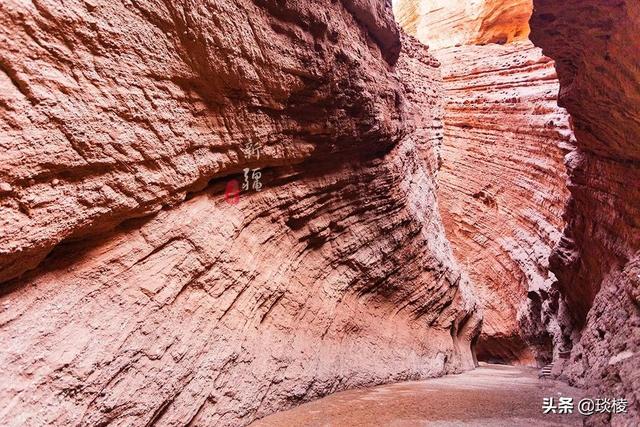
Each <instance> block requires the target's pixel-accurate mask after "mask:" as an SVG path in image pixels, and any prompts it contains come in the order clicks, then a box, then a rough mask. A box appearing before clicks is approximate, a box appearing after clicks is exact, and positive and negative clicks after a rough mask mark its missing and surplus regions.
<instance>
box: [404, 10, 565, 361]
mask: <svg viewBox="0 0 640 427" xmlns="http://www.w3.org/2000/svg"><path fill="white" fill-rule="evenodd" d="M410 5H413V6H412V7H409V6H410ZM395 11H396V14H397V15H396V17H397V19H398V20H399V22H417V23H418V24H417V25H416V26H414V32H415V34H416V36H417V37H419V38H420V40H422V41H423V42H424V43H426V44H429V45H430V46H432V45H435V46H436V47H439V48H438V49H433V50H432V53H433V54H434V56H436V57H437V58H438V59H439V60H440V62H441V63H442V64H443V65H442V67H441V69H442V75H443V84H444V94H445V115H444V139H443V145H442V150H441V163H442V166H441V171H440V172H439V174H438V198H439V204H440V210H441V214H442V217H443V220H444V224H445V228H446V232H447V238H448V239H449V240H450V242H451V244H452V248H453V251H454V255H455V256H456V258H457V259H458V260H459V262H460V263H461V264H462V265H463V266H464V268H465V269H466V270H467V271H468V272H469V275H470V278H471V279H472V281H473V282H474V285H475V287H476V289H477V290H478V296H479V298H480V301H481V303H482V306H483V308H484V314H485V316H484V323H483V328H482V334H481V336H480V339H479V342H478V347H477V350H478V357H479V358H480V359H481V360H487V361H494V362H502V363H515V364H526V365H532V366H535V365H539V364H545V363H547V362H549V361H550V360H551V358H552V352H553V339H554V338H555V337H556V336H559V335H561V332H560V325H559V323H558V319H557V317H556V316H550V315H548V313H547V310H546V308H547V307H546V304H548V303H546V302H543V301H545V300H546V299H547V298H546V297H547V296H548V295H549V294H555V293H556V292H557V291H556V290H555V288H554V283H555V277H554V276H553V274H549V256H550V255H551V252H552V249H553V248H554V246H555V245H556V244H557V243H558V242H559V240H560V238H561V236H562V230H563V228H564V221H563V219H562V214H563V212H564V209H565V205H566V203H567V201H568V198H569V193H568V190H567V188H566V184H565V183H566V180H567V176H566V173H565V170H566V168H565V166H564V164H563V162H564V155H565V154H566V153H567V152H569V151H570V150H572V149H573V145H572V144H573V139H574V137H573V132H572V130H571V124H570V120H569V115H568V114H567V112H566V111H565V110H564V109H563V108H559V107H558V105H557V93H558V79H557V75H556V71H555V68H554V63H553V61H552V60H551V59H549V58H548V57H545V56H544V55H542V52H541V50H540V49H538V48H535V47H534V46H533V45H532V43H531V42H530V41H528V40H520V41H519V40H517V38H515V37H507V38H506V39H501V40H493V41H495V42H500V43H489V44H485V42H486V41H489V40H492V37H493V35H495V34H496V33H498V32H503V33H505V34H506V33H508V31H506V30H505V28H511V30H512V31H511V33H510V34H515V33H516V32H519V34H520V36H522V37H524V38H525V39H526V35H527V34H528V19H529V16H530V15H531V2H529V1H523V2H512V1H503V2H493V1H481V2H469V1H466V2H464V1H463V2H447V3H446V4H445V3H443V2H439V1H437V0H423V1H404V2H398V3H396V5H395ZM426 12H428V13H426ZM463 12H464V13H463ZM472 12H473V13H472ZM498 16H501V17H504V20H503V21H501V20H497V19H494V18H495V17H498ZM408 29H409V30H411V28H408ZM549 331H551V333H550V332H549Z"/></svg>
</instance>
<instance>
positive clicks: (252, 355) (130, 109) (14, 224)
mask: <svg viewBox="0 0 640 427" xmlns="http://www.w3.org/2000/svg"><path fill="white" fill-rule="evenodd" d="M0 7H1V8H2V9H1V10H2V13H1V14H0V19H1V20H2V21H1V23H2V25H0V37H2V43H1V44H0V46H2V47H1V49H0V54H1V58H0V68H1V69H2V71H3V72H2V73H0V78H1V82H2V83H1V84H2V88H3V90H2V91H1V92H0V93H1V95H0V96H1V98H0V100H1V104H2V106H3V110H2V114H1V115H0V116H1V117H2V118H1V119H0V120H2V122H1V125H0V126H1V127H2V134H1V135H2V145H3V146H5V147H7V150H6V151H3V153H2V158H1V160H2V161H1V162H0V165H2V166H0V167H1V169H0V181H2V183H3V184H2V187H1V188H2V191H3V194H2V195H1V197H2V199H1V203H0V204H1V206H2V223H1V227H2V233H0V235H1V236H2V237H1V238H0V266H1V267H0V278H1V280H7V279H10V280H9V281H7V282H5V283H3V284H2V291H1V294H0V340H1V341H2V342H3V349H2V351H0V366H3V370H2V374H0V375H1V377H0V384H2V387H0V401H1V402H2V408H3V409H2V410H0V424H2V425H8V426H24V425H27V426H39V425H59V426H67V425H82V426H95V425H106V424H111V425H202V426H205V425H206V426H211V425H220V426H238V425H244V424H247V423H249V422H251V421H252V420H254V419H256V418H257V417H260V416H264V415H266V414H269V413H271V412H274V411H276V410H280V409H284V408H288V407H291V406H294V405H296V404H297V403H299V402H302V401H305V400H309V399H312V398H314V397H318V396H322V395H325V394H327V393H331V392H334V391H337V390H342V389H346V388H350V387H356V386H362V385H372V384H377V383H384V382H390V381H399V380H406V379H417V378H423V377H429V376H436V375H442V374H445V373H450V372H459V371H461V370H464V369H469V368H471V367H473V366H474V358H473V354H472V351H471V345H472V343H473V342H474V340H475V339H476V337H477V335H478V333H479V327H480V314H479V313H478V310H477V306H476V303H475V297H474V295H473V293H472V289H471V287H470V282H469V280H468V278H467V277H466V275H465V274H464V273H462V271H461V269H460V268H459V267H458V265H457V264H456V263H455V261H454V258H453V256H452V253H451V249H450V247H449V243H448V241H447V240H446V238H445V234H444V228H443V226H442V221H441V219H440V215H439V212H438V209H437V204H436V188H435V168H436V166H437V153H436V148H437V146H438V145H439V144H440V143H441V138H442V135H441V128H442V117H441V115H442V111H443V110H442V109H443V107H442V96H441V93H440V87H441V83H440V81H439V72H438V69H437V67H438V65H439V64H438V62H437V61H436V60H434V59H433V58H432V57H431V56H429V55H428V53H427V52H426V48H424V47H423V46H421V45H419V44H418V43H417V42H415V41H413V40H411V39H410V38H408V37H404V38H402V40H401V38H400V35H399V34H398V31H397V29H396V28H395V26H394V24H393V22H392V20H391V15H390V7H389V5H388V4H386V3H385V2H382V1H373V0H371V1H349V0H344V1H341V2H333V3H327V2H319V1H293V2H287V3H286V5H285V4H284V3H283V2H279V1H271V0H256V1H249V0H236V1H222V2H218V1H216V2H214V1H190V2H155V1H138V0H135V1H134V0H131V1H123V2H101V1H97V0H92V1H85V2H64V3H62V2H59V1H37V2H33V3H24V2H15V1H11V2H8V3H7V2H5V3H3V4H2V6H0ZM401 45H402V46H403V47H402V52H401V51H400V49H399V47H400V46H401ZM249 143H252V144H257V146H258V147H259V148H260V153H261V155H260V157H259V158H257V156H256V157H252V156H249V155H246V154H245V152H244V151H243V148H244V147H245V146H246V144H249ZM244 167H250V168H261V169H262V179H263V186H264V187H263V189H262V191H261V192H247V191H244V192H242V194H240V197H239V200H237V204H234V203H229V201H228V200H226V199H225V195H224V192H225V189H226V188H227V183H228V181H229V180H231V179H238V180H242V172H241V171H242V169H243V168H244ZM231 187H233V186H231ZM233 202H235V200H233ZM149 214H152V215H149ZM52 248H55V249H54V250H53V252H51V250H52ZM47 254H49V255H48V257H47V258H46V260H45V262H42V260H43V258H44V257H45V256H47ZM18 276H19V277H18Z"/></svg>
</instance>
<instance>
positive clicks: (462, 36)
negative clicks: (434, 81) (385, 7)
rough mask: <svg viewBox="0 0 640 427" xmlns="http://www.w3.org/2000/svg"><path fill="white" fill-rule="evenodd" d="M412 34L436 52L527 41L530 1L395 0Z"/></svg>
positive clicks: (400, 19) (399, 16) (400, 17)
mask: <svg viewBox="0 0 640 427" xmlns="http://www.w3.org/2000/svg"><path fill="white" fill-rule="evenodd" d="M393 6H394V7H393V10H394V14H395V16H396V19H397V21H398V23H399V24H400V25H401V26H402V27H403V28H404V29H405V30H406V31H407V32H409V34H413V35H415V36H416V37H417V38H418V40H420V41H421V42H423V43H426V44H428V45H429V46H431V47H432V48H434V49H441V48H446V47H453V46H455V45H460V46H461V45H471V44H478V45H480V44H488V43H499V44H505V43H511V42H514V41H523V40H527V37H528V35H529V17H530V16H531V0H481V1H478V0H394V5H393Z"/></svg>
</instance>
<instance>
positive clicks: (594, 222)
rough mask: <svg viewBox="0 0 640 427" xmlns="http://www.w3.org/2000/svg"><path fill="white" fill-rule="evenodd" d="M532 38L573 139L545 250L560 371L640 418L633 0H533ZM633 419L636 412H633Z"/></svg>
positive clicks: (638, 76) (638, 72)
mask: <svg viewBox="0 0 640 427" xmlns="http://www.w3.org/2000/svg"><path fill="white" fill-rule="evenodd" d="M534 6H535V9H534V15H533V18H532V21H531V23H532V40H533V41H534V42H535V43H536V44H538V45H539V46H541V47H542V48H543V50H544V52H545V53H546V54H547V55H549V56H551V57H552V58H554V59H555V60H556V62H557V64H558V65H557V66H558V76H559V78H560V85H561V89H560V104H561V105H562V106H565V107H566V108H567V110H568V111H569V112H570V113H571V115H572V117H573V121H574V124H575V133H576V137H577V147H576V149H575V150H574V151H573V152H572V153H571V154H570V156H569V158H568V167H569V175H570V185H569V189H570V191H571V204H570V207H569V209H568V211H567V213H566V220H567V222H568V226H567V228H566V230H565V233H564V236H563V239H562V241H561V244H560V245H559V246H558V248H557V249H556V250H555V253H554V255H553V257H552V264H551V269H552V271H553V272H554V273H555V274H556V275H557V277H558V279H559V280H558V288H559V292H560V299H561V301H564V302H566V307H568V310H564V311H563V312H561V313H558V317H559V318H560V319H561V321H563V322H564V326H565V330H564V333H565V336H566V340H567V341H568V342H570V343H572V344H574V346H573V350H572V352H571V359H570V360H569V362H568V364H567V366H566V367H565V369H564V372H563V374H564V375H565V376H566V377H567V378H569V379H570V380H571V381H572V382H575V383H578V384H581V385H583V386H587V387H590V388H592V391H593V394H594V395H598V396H602V395H607V396H611V397H626V398H627V399H629V400H630V412H631V415H630V416H627V417H625V416H619V417H614V418H613V420H612V421H613V423H614V424H615V425H637V422H638V420H639V419H640V292H639V289H640V275H639V272H640V270H639V264H638V263H639V262H640V40H639V38H638V31H637V30H638V26H639V25H640V3H639V2H638V1H635V0H619V1H595V0H569V1H565V2H561V3H560V2H556V1H551V0H534ZM634 420H635V421H634Z"/></svg>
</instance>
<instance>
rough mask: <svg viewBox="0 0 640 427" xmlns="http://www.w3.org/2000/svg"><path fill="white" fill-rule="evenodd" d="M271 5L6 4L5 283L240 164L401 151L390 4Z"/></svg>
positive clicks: (264, 0)
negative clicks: (254, 151)
mask: <svg viewBox="0 0 640 427" xmlns="http://www.w3.org/2000/svg"><path fill="white" fill-rule="evenodd" d="M280 3H281V2H276V1H274V0H257V1H250V0H238V1H226V2H216V1H203V2H200V3H198V2H187V1H182V2H157V1H137V0H136V1H133V0H124V1H118V2H106V1H75V2H65V3H64V4H63V2H61V1H54V0H50V1H37V2H33V3H25V2H22V1H9V2H3V4H2V14H1V15H0V19H1V20H2V21H0V28H1V29H0V40H1V43H2V58H0V69H1V70H2V73H0V78H1V79H2V80H1V83H0V84H1V85H2V92H1V93H2V94H1V95H0V96H2V98H1V104H2V106H3V111H4V113H3V114H2V119H1V120H2V122H1V123H0V127H1V128H2V130H3V132H2V138H3V139H2V146H3V147H4V148H5V149H4V150H3V151H4V152H3V157H2V164H1V166H0V168H1V169H0V183H1V187H0V190H1V191H2V194H0V197H2V199H1V203H0V206H1V209H2V210H1V213H0V217H1V218H2V230H3V233H2V236H1V237H0V280H7V279H10V278H12V277H15V276H17V275H19V274H20V273H22V272H24V271H25V270H27V269H29V268H33V267H34V266H36V265H37V264H38V263H39V262H40V261H41V260H42V259H43V258H44V256H46V254H47V253H48V252H49V251H50V250H51V249H52V248H53V247H54V246H55V245H56V244H58V243H60V242H61V241H65V240H69V239H78V238H83V237H86V236H88V235H92V234H96V233H100V232H102V231H104V230H105V229H109V228H112V227H113V226H114V225H116V224H118V223H120V222H121V221H123V220H125V219H127V218H131V217H138V216H143V215H146V214H149V213H152V212H156V211H158V210H159V209H161V208H162V207H164V206H172V205H175V204H176V203H178V202H179V201H180V200H182V199H184V197H185V194H187V193H188V192H192V191H197V190H199V189H202V188H203V187H204V186H205V185H206V183H207V182H208V181H209V180H210V179H212V178H215V177H218V176H224V175H228V174H230V173H235V172H237V171H238V170H240V169H241V168H242V167H244V166H246V165H250V166H263V167H264V166H272V165H273V166H276V165H281V164H290V163H295V162H300V161H302V160H303V159H305V158H307V157H309V156H310V155H311V153H315V156H318V157H321V156H324V155H326V154H327V153H335V152H336V151H340V150H343V151H345V150H360V149H361V148H359V147H361V146H362V145H361V144H364V143H366V146H367V149H368V150H371V149H373V150H385V149H387V148H388V146H389V145H390V144H391V143H392V142H393V141H394V140H397V136H396V135H398V133H399V132H400V130H401V129H402V127H403V126H404V125H403V124H402V123H401V114H400V110H399V109H398V107H397V104H399V103H400V98H401V96H400V95H399V94H398V93H399V92H400V91H401V87H400V84H399V82H398V81H397V79H394V78H393V77H392V75H391V74H390V73H389V72H388V67H389V64H387V63H386V62H385V61H383V60H381V57H382V56H385V57H387V58H388V59H391V58H393V57H394V56H395V57H397V49H398V48H397V45H399V35H398V30H397V28H396V27H395V25H394V24H393V22H392V18H391V11H390V8H389V7H386V6H385V3H384V2H378V1H376V2H373V3H372V2H368V3H367V2H365V1H364V0H344V1H343V2H339V3H336V4H332V5H331V6H330V7H329V8H328V10H324V9H326V8H325V6H324V2H319V1H305V2H300V1H298V2H290V4H289V5H288V6H286V7H283V6H282V5H281V4H280ZM369 3H371V9H370V8H367V7H365V6H366V5H368V4H369ZM343 4H344V5H343ZM373 4H375V5H376V8H375V9H373ZM318 6H322V7H318ZM356 12H357V14H358V15H357V17H354V13H356ZM249 17H251V19H249ZM360 22H363V24H359V23H360ZM359 26H360V27H364V28H362V29H361V30H357V31H349V30H348V29H349V28H359ZM266 40H268V41H269V42H268V43H266V42H265V41H266ZM378 45H379V46H381V47H382V48H383V50H381V49H380V48H379V47H378ZM372 81H375V82H377V83H378V84H376V85H370V84H369V83H370V82H372ZM345 141H349V143H348V144H346V143H345ZM248 143H253V144H257V145H259V146H260V148H261V151H262V155H261V158H260V162H256V161H255V159H251V158H249V159H248V158H245V156H244V155H243V153H242V151H241V148H242V147H243V145H245V144H248Z"/></svg>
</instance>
